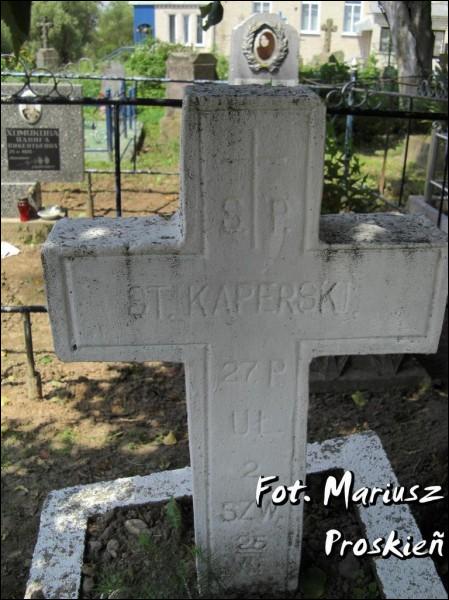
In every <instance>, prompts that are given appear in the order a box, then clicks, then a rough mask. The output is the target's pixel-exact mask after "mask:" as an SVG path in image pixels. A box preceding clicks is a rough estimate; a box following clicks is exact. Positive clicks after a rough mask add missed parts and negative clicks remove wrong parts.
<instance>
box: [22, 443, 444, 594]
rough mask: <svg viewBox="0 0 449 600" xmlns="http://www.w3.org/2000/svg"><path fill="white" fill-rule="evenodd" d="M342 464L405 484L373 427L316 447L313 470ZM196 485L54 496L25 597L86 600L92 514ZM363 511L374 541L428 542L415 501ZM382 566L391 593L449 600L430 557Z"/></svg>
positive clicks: (85, 489) (157, 478)
mask: <svg viewBox="0 0 449 600" xmlns="http://www.w3.org/2000/svg"><path fill="white" fill-rule="evenodd" d="M334 469H345V470H351V471H353V473H354V476H355V486H356V487H362V486H370V487H374V486H379V485H380V484H384V485H385V484H386V483H392V484H393V485H397V479H396V476H395V474H394V472H393V470H392V468H391V465H390V462H389V461H388V458H387V456H386V454H385V451H384V449H383V448H382V445H381V442H380V440H379V438H378V437H377V436H376V435H375V434H374V433H372V432H368V433H364V434H357V435H352V436H349V437H347V438H337V439H332V440H328V441H326V442H323V443H321V444H320V443H314V444H309V445H308V449H307V472H308V473H309V474H312V473H318V472H325V471H330V470H334ZM192 483H193V482H192V471H191V469H190V468H185V469H179V470H174V471H164V472H162V473H154V474H153V475H148V476H146V477H130V478H126V479H117V480H116V481H112V482H103V483H95V484H91V485H85V486H77V487H72V488H66V489H63V490H59V491H56V492H52V493H51V494H49V496H48V497H47V500H46V502H45V505H44V508H43V511H42V515H41V526H40V530H39V536H38V540H37V544H36V547H35V550H34V555H33V561H32V565H31V571H30V578H29V581H28V584H27V590H26V594H25V598H32V597H33V592H39V591H40V592H43V596H44V597H45V598H49V599H52V598H54V599H56V598H68V599H71V598H73V599H76V598H78V594H79V590H80V585H81V568H82V565H83V557H84V544H85V537H86V530H87V521H88V519H89V518H90V517H92V516H94V515H101V514H104V513H106V512H108V511H110V510H111V509H113V508H117V507H127V506H128V507H131V506H135V505H139V504H147V503H150V502H161V501H164V500H169V499H170V498H171V497H174V498H180V497H183V496H191V495H192ZM284 509H285V507H280V510H284ZM306 510H307V509H306ZM358 510H359V516H360V519H361V521H362V523H363V525H364V527H365V529H366V535H367V538H368V539H371V540H373V539H375V538H376V537H378V536H386V535H387V534H388V533H389V532H390V531H392V530H394V529H395V530H397V531H398V534H399V535H400V536H403V537H406V536H407V535H413V536H414V537H415V539H416V540H418V539H421V534H420V532H419V529H418V527H417V525H416V522H415V520H414V518H413V516H412V514H411V511H410V508H409V506H408V505H402V506H385V505H383V504H379V506H377V505H376V506H372V507H370V508H364V507H363V506H361V507H360V508H359V509H358ZM335 526H336V527H338V524H337V523H336V524H335ZM323 544H324V541H323ZM374 565H375V568H376V571H377V576H378V578H379V582H380V585H381V588H382V590H383V592H384V595H385V598H395V599H402V598H404V599H405V598H412V599H415V598H416V599H419V598H423V599H427V598H428V599H439V598H447V594H446V592H445V589H444V586H443V585H442V583H441V581H440V579H439V577H438V574H437V572H436V569H435V566H434V563H433V561H432V560H431V559H430V558H421V559H409V560H405V561H399V559H395V558H389V559H379V560H375V561H374Z"/></svg>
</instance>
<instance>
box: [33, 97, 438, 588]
mask: <svg viewBox="0 0 449 600" xmlns="http://www.w3.org/2000/svg"><path fill="white" fill-rule="evenodd" d="M183 116H184V125H183V157H182V193H181V205H182V206H181V210H180V213H179V214H178V215H176V216H175V217H173V218H172V219H170V220H168V221H166V220H164V219H162V218H159V217H154V218H141V219H120V220H119V219H117V220H115V219H95V220H64V221H62V222H60V223H58V224H57V225H56V226H55V228H54V230H53V232H52V234H51V236H50V238H49V240H48V241H47V243H46V244H45V247H44V253H43V256H44V265H45V270H46V280H47V286H48V301H49V310H50V317H51V321H52V327H53V335H54V341H55V348H56V351H57V353H58V355H59V356H60V357H61V358H62V359H63V360H69V361H70V360H71V361H80V360H82V361H90V360H96V361H98V360H101V361H106V360H107V361H146V360H163V361H179V362H181V361H182V362H184V363H185V365H186V373H187V375H186V377H187V405H188V424H189V436H190V453H191V461H192V466H193V472H194V510H195V532H196V541H197V544H198V545H199V546H200V547H201V548H202V549H203V552H204V553H205V555H206V556H209V555H210V556H211V557H212V560H213V563H212V564H213V569H214V570H215V573H218V575H220V574H221V575H224V577H223V580H224V582H225V583H226V584H227V585H228V586H229V587H236V588H247V587H251V588H253V589H256V588H257V587H258V586H259V585H265V586H267V585H268V586H270V587H272V588H273V589H277V590H286V589H292V588H294V587H295V586H296V585H297V580H298V570H299V560H300V548H301V523H302V515H301V508H300V507H298V506H293V507H292V506H290V505H285V506H282V507H277V508H276V510H274V511H273V510H271V509H270V506H271V505H269V504H268V503H265V504H264V505H263V509H258V508H257V507H256V505H255V493H256V483H257V477H258V475H259V474H263V475H279V477H280V482H281V483H286V484H291V483H293V482H294V481H295V480H296V479H304V475H305V448H306V428H307V406H308V370H309V364H310V361H311V359H312V358H313V357H315V356H318V355H329V354H333V355H335V354H337V355H338V354H373V353H395V352H400V353H403V352H433V351H435V349H436V346H437V342H438V337H439V333H440V329H441V324H442V319H443V311H444V306H445V298H446V289H445V285H446V278H445V263H446V261H447V253H446V244H445V236H444V235H443V234H441V233H440V232H439V231H438V230H436V229H435V228H434V227H433V226H431V225H430V223H429V222H427V221H425V220H423V219H421V218H419V217H414V216H401V215H357V216H356V215H339V216H327V217H321V220H320V197H321V186H322V179H323V144H324V131H325V108H324V106H323V105H322V103H321V101H320V100H319V99H318V97H317V96H315V95H314V94H312V93H310V92H309V91H307V90H305V89H304V88H301V87H291V88H274V87H265V86H249V87H245V86H238V87H237V86H236V87H233V86H224V85H223V86H222V85H220V86H214V87H212V86H208V87H201V86H199V87H193V88H191V89H190V90H189V91H188V93H187V96H186V100H185V106H184V115H183ZM379 483H386V482H379Z"/></svg>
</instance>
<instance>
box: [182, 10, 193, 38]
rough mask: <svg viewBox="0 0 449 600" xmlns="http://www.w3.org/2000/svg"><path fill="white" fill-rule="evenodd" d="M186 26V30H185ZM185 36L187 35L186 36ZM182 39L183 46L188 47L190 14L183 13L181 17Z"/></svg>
mask: <svg viewBox="0 0 449 600" xmlns="http://www.w3.org/2000/svg"><path fill="white" fill-rule="evenodd" d="M186 26H187V28H186ZM186 34H187V35H186ZM182 37H183V44H184V45H185V46H188V45H189V44H190V37H191V36H190V13H183V15H182Z"/></svg>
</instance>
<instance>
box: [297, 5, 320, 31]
mask: <svg viewBox="0 0 449 600" xmlns="http://www.w3.org/2000/svg"><path fill="white" fill-rule="evenodd" d="M319 10H320V3H319V2H303V3H302V9H301V31H302V32H304V33H318V32H319V30H320V27H319Z"/></svg>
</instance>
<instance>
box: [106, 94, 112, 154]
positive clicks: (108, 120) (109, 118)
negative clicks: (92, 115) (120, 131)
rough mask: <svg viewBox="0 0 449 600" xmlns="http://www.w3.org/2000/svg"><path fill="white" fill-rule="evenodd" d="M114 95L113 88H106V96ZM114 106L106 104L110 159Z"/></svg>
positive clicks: (107, 141) (107, 140) (107, 139)
mask: <svg viewBox="0 0 449 600" xmlns="http://www.w3.org/2000/svg"><path fill="white" fill-rule="evenodd" d="M111 96H112V93H111V90H110V89H107V90H106V98H108V99H110V98H111ZM112 129H113V125H112V108H111V106H110V105H109V104H108V105H107V106H106V144H107V148H108V154H109V159H110V160H111V159H112Z"/></svg>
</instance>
